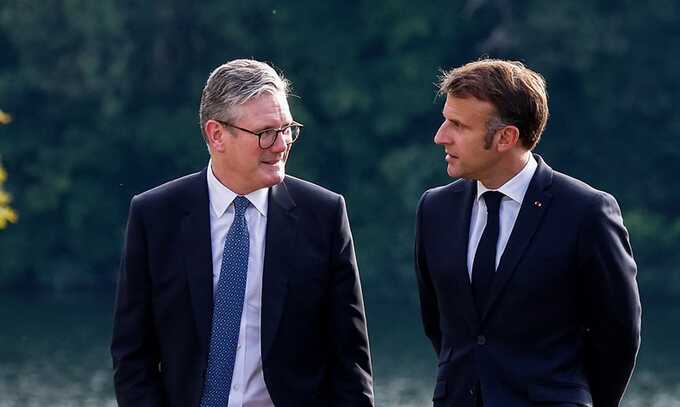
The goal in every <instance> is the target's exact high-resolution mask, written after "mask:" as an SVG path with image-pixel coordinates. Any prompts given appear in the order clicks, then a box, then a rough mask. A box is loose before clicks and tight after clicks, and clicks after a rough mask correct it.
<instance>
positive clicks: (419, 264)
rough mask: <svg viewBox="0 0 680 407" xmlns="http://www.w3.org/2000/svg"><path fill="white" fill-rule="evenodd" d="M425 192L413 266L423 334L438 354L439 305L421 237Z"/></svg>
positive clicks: (417, 226) (439, 345) (417, 213)
mask: <svg viewBox="0 0 680 407" xmlns="http://www.w3.org/2000/svg"><path fill="white" fill-rule="evenodd" d="M426 198H427V192H425V193H424V194H423V196H422V198H420V203H419V204H418V209H417V212H416V244H415V263H416V264H415V268H416V278H417V281H418V294H419V297H420V314H421V317H422V320H423V327H424V329H425V334H426V335H427V337H428V338H430V341H431V342H432V346H434V350H435V352H437V354H439V352H440V350H441V339H442V333H441V330H440V328H439V307H438V306H437V294H436V292H435V290H434V285H433V284H432V280H431V278H430V274H429V272H428V270H427V261H426V260H425V250H424V247H425V242H424V238H423V210H424V209H423V208H424V206H425V200H426Z"/></svg>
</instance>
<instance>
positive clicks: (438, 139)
mask: <svg viewBox="0 0 680 407" xmlns="http://www.w3.org/2000/svg"><path fill="white" fill-rule="evenodd" d="M442 126H443V125H442ZM442 126H440V127H439V129H437V132H436V133H435V134H434V143H435V144H445V143H446V137H445V136H444V132H443V131H442Z"/></svg>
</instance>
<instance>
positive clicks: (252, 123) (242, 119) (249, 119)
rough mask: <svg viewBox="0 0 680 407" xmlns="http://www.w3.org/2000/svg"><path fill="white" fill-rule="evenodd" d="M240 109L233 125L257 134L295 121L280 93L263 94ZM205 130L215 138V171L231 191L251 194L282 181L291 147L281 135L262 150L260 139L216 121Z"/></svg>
mask: <svg viewBox="0 0 680 407" xmlns="http://www.w3.org/2000/svg"><path fill="white" fill-rule="evenodd" d="M237 109H238V110H237V111H236V113H237V119H236V120H234V122H233V123H232V124H233V125H235V126H238V127H242V128H244V129H248V130H251V131H253V132H255V133H258V132H260V131H262V130H266V129H272V128H281V127H283V126H286V125H288V124H290V123H291V122H292V121H293V118H292V116H291V114H290V109H289V107H288V102H287V101H286V97H285V96H284V95H283V94H282V93H280V92H277V93H276V94H272V93H270V92H264V93H263V94H262V95H260V96H258V97H256V98H254V99H252V100H250V101H248V102H246V103H244V104H243V105H241V106H239V107H238V108H237ZM206 129H207V132H208V134H211V135H212V136H209V138H210V148H211V153H212V159H213V171H215V175H216V176H217V177H218V179H219V180H220V181H221V182H222V183H224V184H225V185H226V186H227V187H228V188H230V189H231V190H232V191H234V192H236V193H238V194H248V193H250V192H252V191H255V190H257V189H260V188H267V187H271V186H273V185H276V184H278V183H280V182H282V181H283V178H284V176H285V168H286V160H287V158H288V153H289V152H290V148H291V145H288V146H286V144H285V143H284V142H283V138H282V137H281V135H280V134H279V135H278V137H277V138H276V142H275V143H274V144H273V145H272V146H271V147H269V148H268V149H266V150H263V149H261V148H260V146H259V143H258V138H257V136H255V135H253V134H250V133H247V132H245V131H242V130H239V129H236V128H233V127H230V126H226V125H222V124H220V123H217V122H215V121H209V123H207V124H206ZM213 141H214V142H213Z"/></svg>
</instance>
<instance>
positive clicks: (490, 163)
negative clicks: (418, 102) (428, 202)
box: [434, 95, 500, 182]
mask: <svg viewBox="0 0 680 407" xmlns="http://www.w3.org/2000/svg"><path fill="white" fill-rule="evenodd" d="M442 114H443V116H444V122H443V123H442V125H441V126H439V130H437V134H435V136H434V142H435V144H438V145H440V146H443V147H444V151H445V153H446V156H445V160H446V164H447V167H446V171H447V173H448V174H449V176H450V177H454V178H458V177H460V178H465V179H474V180H480V181H482V182H483V181H484V180H485V179H488V178H489V177H493V173H494V170H495V168H496V166H497V164H498V162H499V160H500V155H499V153H498V151H497V149H496V148H495V147H496V141H495V139H493V140H492V141H491V143H490V145H489V143H488V141H487V140H486V135H487V122H488V120H489V119H490V118H491V117H493V115H494V114H495V108H494V106H493V105H492V104H491V103H489V102H486V101H482V100H479V99H476V98H474V97H467V98H459V97H455V96H451V95H448V96H447V97H446V104H445V105H444V110H443V111H442Z"/></svg>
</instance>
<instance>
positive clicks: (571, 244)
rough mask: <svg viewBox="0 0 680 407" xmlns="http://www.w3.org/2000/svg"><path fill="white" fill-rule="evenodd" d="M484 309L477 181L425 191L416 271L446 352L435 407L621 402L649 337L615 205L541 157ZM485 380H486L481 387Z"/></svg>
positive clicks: (434, 335)
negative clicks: (477, 255) (474, 219)
mask: <svg viewBox="0 0 680 407" xmlns="http://www.w3.org/2000/svg"><path fill="white" fill-rule="evenodd" d="M535 157H536V159H537V161H538V167H537V169H536V172H535V174H534V176H533V178H532V180H531V183H530V185H529V188H528V190H527V192H526V195H525V197H524V201H523V202H522V206H521V209H520V212H519V215H518V217H517V221H516V223H515V226H514V229H513V230H512V233H511V235H510V239H509V241H508V243H507V246H506V248H505V251H504V253H503V255H502V257H501V259H500V263H499V266H498V268H497V271H496V274H495V276H494V280H493V283H492V288H491V291H490V294H489V300H488V302H487V305H486V307H485V309H483V310H477V309H475V306H474V302H473V298H472V291H471V285H470V279H469V275H468V270H467V250H468V238H469V230H470V215H471V209H472V204H473V200H474V199H475V197H476V182H474V181H467V180H458V181H456V182H453V183H452V184H449V185H446V186H443V187H439V188H435V189H431V190H429V191H427V192H425V193H424V194H423V196H422V198H421V200H420V204H419V206H418V212H417V226H416V274H417V278H418V287H419V293H420V303H421V311H422V319H423V323H424V328H425V333H426V334H427V336H428V337H429V338H430V340H431V341H432V344H433V345H434V348H435V351H436V352H437V355H438V361H439V366H438V372H437V382H436V387H435V392H434V397H433V400H434V405H435V406H455V407H473V406H475V405H476V404H475V403H476V400H477V397H479V394H477V393H478V392H479V391H481V393H482V394H481V397H482V400H483V401H484V404H485V406H487V407H526V406H533V405H536V404H540V405H546V406H549V405H553V404H554V405H557V404H560V403H568V404H569V403H570V404H574V405H580V406H595V407H615V406H618V405H619V402H620V400H621V397H622V395H623V393H624V391H625V388H626V385H627V383H628V380H629V378H630V375H631V373H632V370H633V366H634V364H635V358H636V355H637V350H638V347H639V343H640V314H641V312H640V298H639V294H638V288H637V282H636V279H635V276H636V265H635V262H634V260H633V256H632V252H631V247H630V243H629V240H628V233H627V231H626V229H625V228H624V226H623V222H622V218H621V212H620V210H619V207H618V205H617V203H616V200H615V199H614V198H613V197H612V196H611V195H609V194H607V193H605V192H601V191H598V190H595V189H593V188H591V187H590V186H588V185H586V184H584V183H583V182H580V181H578V180H576V179H573V178H571V177H568V176H566V175H564V174H561V173H559V172H557V171H553V170H552V169H551V168H550V167H549V166H548V165H547V164H546V163H545V162H543V160H542V159H541V157H539V156H537V155H536V156H535ZM477 384H479V386H477Z"/></svg>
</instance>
